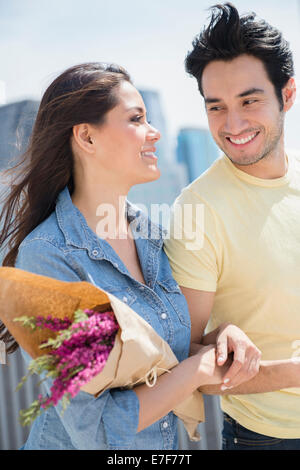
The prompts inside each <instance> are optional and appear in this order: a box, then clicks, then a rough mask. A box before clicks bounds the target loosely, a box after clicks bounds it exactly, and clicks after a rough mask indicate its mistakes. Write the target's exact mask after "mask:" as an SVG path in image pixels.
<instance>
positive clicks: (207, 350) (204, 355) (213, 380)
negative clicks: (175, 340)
mask: <svg viewBox="0 0 300 470" xmlns="http://www.w3.org/2000/svg"><path fill="white" fill-rule="evenodd" d="M193 351H194V354H192V355H194V357H196V356H197V359H199V367H198V373H199V379H200V382H201V383H199V386H200V385H215V384H221V383H222V382H223V381H224V377H225V374H226V373H227V371H228V369H229V367H230V365H231V362H230V361H229V360H228V361H225V363H224V364H223V365H222V366H219V365H218V364H217V360H216V359H217V356H216V352H217V350H216V346H215V345H213V344H211V345H209V346H203V345H199V344H198V345H196V344H195V345H194V349H193Z"/></svg>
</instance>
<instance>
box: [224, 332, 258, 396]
mask: <svg viewBox="0 0 300 470" xmlns="http://www.w3.org/2000/svg"><path fill="white" fill-rule="evenodd" d="M216 350H217V363H218V365H219V366H222V365H224V364H225V362H226V361H227V359H228V356H229V354H231V353H232V354H233V358H232V359H233V361H232V365H231V366H230V368H229V369H228V371H227V372H226V374H225V376H224V378H223V385H222V386H221V390H222V391H224V390H227V389H230V388H233V387H236V386H237V385H239V384H241V383H243V382H248V381H249V380H251V379H252V378H253V377H254V376H255V375H256V374H257V373H258V371H259V364H260V359H261V352H260V350H259V349H258V348H257V347H256V346H255V344H254V343H252V341H251V340H250V339H249V338H248V336H247V335H246V334H245V333H244V332H243V331H242V330H241V329H240V328H238V327H237V326H235V325H232V324H228V323H227V324H224V325H221V326H220V327H219V332H218V333H217V336H216Z"/></svg>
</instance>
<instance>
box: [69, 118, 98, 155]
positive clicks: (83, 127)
mask: <svg viewBox="0 0 300 470" xmlns="http://www.w3.org/2000/svg"><path fill="white" fill-rule="evenodd" d="M91 132H92V129H91V127H90V126H89V125H88V124H77V125H76V126H73V141H74V142H76V144H77V145H78V146H79V147H80V148H81V149H82V150H85V151H86V152H88V153H93V152H94V145H93V139H92V137H91Z"/></svg>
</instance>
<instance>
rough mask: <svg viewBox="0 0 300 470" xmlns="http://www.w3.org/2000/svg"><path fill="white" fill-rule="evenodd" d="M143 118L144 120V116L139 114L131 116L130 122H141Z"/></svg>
mask: <svg viewBox="0 0 300 470" xmlns="http://www.w3.org/2000/svg"><path fill="white" fill-rule="evenodd" d="M143 118H144V116H143V115H142V114H141V115H138V116H133V117H132V118H131V121H132V122H142V120H143Z"/></svg>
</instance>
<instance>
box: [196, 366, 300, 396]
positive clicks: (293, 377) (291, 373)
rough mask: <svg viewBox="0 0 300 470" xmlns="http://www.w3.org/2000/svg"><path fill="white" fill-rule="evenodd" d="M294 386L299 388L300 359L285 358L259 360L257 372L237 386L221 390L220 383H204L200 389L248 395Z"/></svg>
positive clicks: (215, 393) (218, 393)
mask: <svg viewBox="0 0 300 470" xmlns="http://www.w3.org/2000/svg"><path fill="white" fill-rule="evenodd" d="M294 387H296V388H298V387H299V388H300V361H297V360H294V359H286V360H282V361H261V365H260V369H259V372H258V374H257V375H256V376H255V377H253V379H251V380H249V381H248V382H244V383H242V384H241V385H239V386H237V387H234V388H229V389H226V390H223V391H222V390H221V386H220V385H205V386H203V387H201V389H200V390H201V391H202V392H203V393H205V394H206V395H246V394H247V395H248V394H252V393H267V392H274V391H276V390H281V389H283V388H294Z"/></svg>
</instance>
